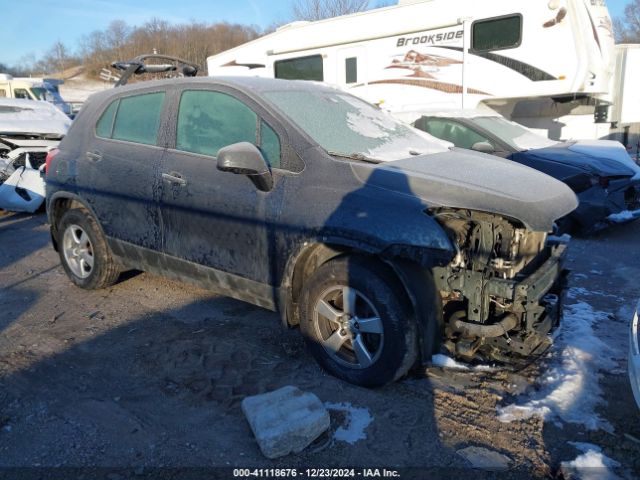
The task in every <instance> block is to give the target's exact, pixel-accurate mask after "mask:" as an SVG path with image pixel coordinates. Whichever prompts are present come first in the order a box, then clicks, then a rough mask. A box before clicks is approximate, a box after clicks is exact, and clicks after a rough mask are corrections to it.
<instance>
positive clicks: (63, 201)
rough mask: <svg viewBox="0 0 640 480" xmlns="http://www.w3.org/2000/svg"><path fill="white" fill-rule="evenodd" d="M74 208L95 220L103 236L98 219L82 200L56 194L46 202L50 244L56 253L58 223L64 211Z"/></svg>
mask: <svg viewBox="0 0 640 480" xmlns="http://www.w3.org/2000/svg"><path fill="white" fill-rule="evenodd" d="M74 208H79V209H82V210H85V211H87V212H88V213H89V214H90V215H91V216H92V217H93V218H94V219H96V225H97V226H98V228H99V229H100V232H101V233H102V234H103V235H104V231H103V229H102V225H100V222H98V221H97V219H98V217H97V216H96V214H95V212H94V210H93V209H92V208H91V207H90V206H89V205H88V204H87V203H86V201H85V200H84V199H82V198H81V197H79V196H78V195H76V194H74V193H70V192H57V193H55V194H54V195H53V196H52V197H51V199H50V200H49V201H48V202H47V218H48V220H49V225H50V230H51V242H52V243H53V248H54V249H55V250H56V252H57V251H58V223H59V222H60V219H61V218H62V216H63V215H64V213H65V212H66V211H68V210H71V209H74Z"/></svg>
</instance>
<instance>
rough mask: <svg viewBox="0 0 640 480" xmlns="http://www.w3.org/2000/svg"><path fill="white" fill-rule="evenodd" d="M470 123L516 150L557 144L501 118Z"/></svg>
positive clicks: (476, 118)
mask: <svg viewBox="0 0 640 480" xmlns="http://www.w3.org/2000/svg"><path fill="white" fill-rule="evenodd" d="M472 121H473V122H474V123H475V124H477V125H478V126H480V127H482V128H484V129H485V130H488V131H489V132H491V133H493V134H494V135H495V136H497V137H498V138H500V140H502V141H503V142H505V143H507V144H508V145H509V146H510V147H511V148H514V149H516V150H530V149H532V148H546V147H551V146H553V145H556V144H557V143H558V142H555V141H553V140H549V139H548V138H545V137H543V136H542V135H538V134H536V133H533V132H532V131H531V130H529V129H527V128H525V127H523V126H522V125H520V124H517V123H515V122H510V121H509V120H507V119H505V118H502V117H475V118H474V119H473V120H472Z"/></svg>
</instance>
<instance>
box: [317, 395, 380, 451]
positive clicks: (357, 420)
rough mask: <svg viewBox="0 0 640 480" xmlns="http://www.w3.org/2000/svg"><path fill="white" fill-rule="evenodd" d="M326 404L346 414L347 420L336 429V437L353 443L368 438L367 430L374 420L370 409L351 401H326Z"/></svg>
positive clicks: (329, 408)
mask: <svg viewBox="0 0 640 480" xmlns="http://www.w3.org/2000/svg"><path fill="white" fill-rule="evenodd" d="M324 406H325V407H326V408H327V410H334V411H337V412H343V413H345V414H346V422H345V424H344V425H342V426H340V427H339V428H338V429H337V430H336V431H335V433H334V434H333V438H334V439H336V440H339V441H341V442H346V443H349V444H351V445H353V444H354V443H356V442H357V441H359V440H364V439H366V438H367V434H366V433H365V430H366V429H367V427H368V426H369V424H370V423H371V422H372V421H373V417H372V416H371V413H369V409H367V408H362V407H354V406H353V405H351V404H350V403H331V402H326V403H325V404H324Z"/></svg>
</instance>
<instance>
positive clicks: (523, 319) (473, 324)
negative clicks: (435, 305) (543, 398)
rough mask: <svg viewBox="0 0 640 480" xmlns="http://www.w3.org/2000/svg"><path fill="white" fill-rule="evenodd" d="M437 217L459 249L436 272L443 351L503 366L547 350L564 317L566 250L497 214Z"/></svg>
mask: <svg viewBox="0 0 640 480" xmlns="http://www.w3.org/2000/svg"><path fill="white" fill-rule="evenodd" d="M432 213H433V216H434V218H436V219H437V220H438V221H439V222H440V224H441V225H443V227H444V228H445V229H446V230H447V232H448V234H449V235H450V237H451V239H452V241H453V242H454V244H455V245H456V248H457V255H456V257H455V258H454V260H453V261H452V262H451V263H450V264H449V265H448V266H446V267H438V268H435V269H434V276H435V279H436V285H437V288H438V289H439V290H440V295H441V298H442V304H443V327H444V334H445V335H444V338H445V347H446V348H447V349H448V350H449V351H450V352H451V353H452V354H453V355H455V356H458V357H462V358H464V359H466V360H471V359H473V358H475V357H477V356H481V357H482V358H489V359H495V360H499V361H505V362H510V361H512V360H513V359H514V357H526V356H530V355H532V354H534V353H536V352H538V351H541V350H544V346H545V345H546V344H548V340H547V333H549V332H550V331H551V329H552V328H553V327H554V326H555V325H557V323H558V321H559V318H560V313H561V303H562V302H561V297H562V290H563V288H564V286H565V283H566V274H567V272H566V271H564V270H563V269H562V259H563V257H564V252H565V249H566V245H563V244H555V245H554V244H551V242H548V239H547V234H546V233H545V232H534V231H531V230H529V229H527V228H525V227H524V226H523V225H522V224H520V223H519V222H517V221H516V220H509V219H506V218H504V217H501V216H499V215H493V214H487V213H481V212H474V211H469V210H453V209H441V210H438V211H435V212H432Z"/></svg>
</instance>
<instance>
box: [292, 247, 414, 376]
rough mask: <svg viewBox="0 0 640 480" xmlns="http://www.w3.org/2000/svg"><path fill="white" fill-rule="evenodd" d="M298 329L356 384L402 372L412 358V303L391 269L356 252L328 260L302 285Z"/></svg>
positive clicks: (336, 371)
mask: <svg viewBox="0 0 640 480" xmlns="http://www.w3.org/2000/svg"><path fill="white" fill-rule="evenodd" d="M300 326H301V330H302V332H303V334H304V336H305V340H306V342H307V345H308V347H309V349H310V351H311V353H312V354H313V356H314V357H315V359H316V360H317V361H318V363H319V364H320V365H321V366H322V367H323V368H324V369H325V370H327V371H328V372H329V373H331V374H333V375H335V376H336V377H338V378H341V379H343V380H346V381H348V382H350V383H354V384H357V385H362V386H367V387H375V386H381V385H384V384H386V383H389V382H392V381H394V380H396V379H398V378H400V377H402V376H403V375H405V374H406V373H407V372H408V371H409V369H410V368H411V366H412V365H413V363H414V362H415V359H416V352H417V337H416V325H415V321H414V318H413V313H412V309H411V306H410V304H409V301H408V298H407V296H406V294H405V292H404V290H403V288H402V285H401V284H400V283H399V282H398V281H397V280H396V278H395V277H394V275H393V273H392V272H391V271H389V270H388V269H387V268H386V267H385V266H384V265H380V264H378V263H375V262H372V261H367V260H366V259H363V258H360V257H345V258H339V259H336V260H332V261H330V262H328V263H327V264H325V265H323V266H322V267H320V268H319V269H318V270H317V271H316V272H315V273H314V274H313V275H312V277H311V278H310V279H309V281H308V282H307V284H306V285H305V287H304V291H303V295H302V302H301V324H300Z"/></svg>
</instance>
